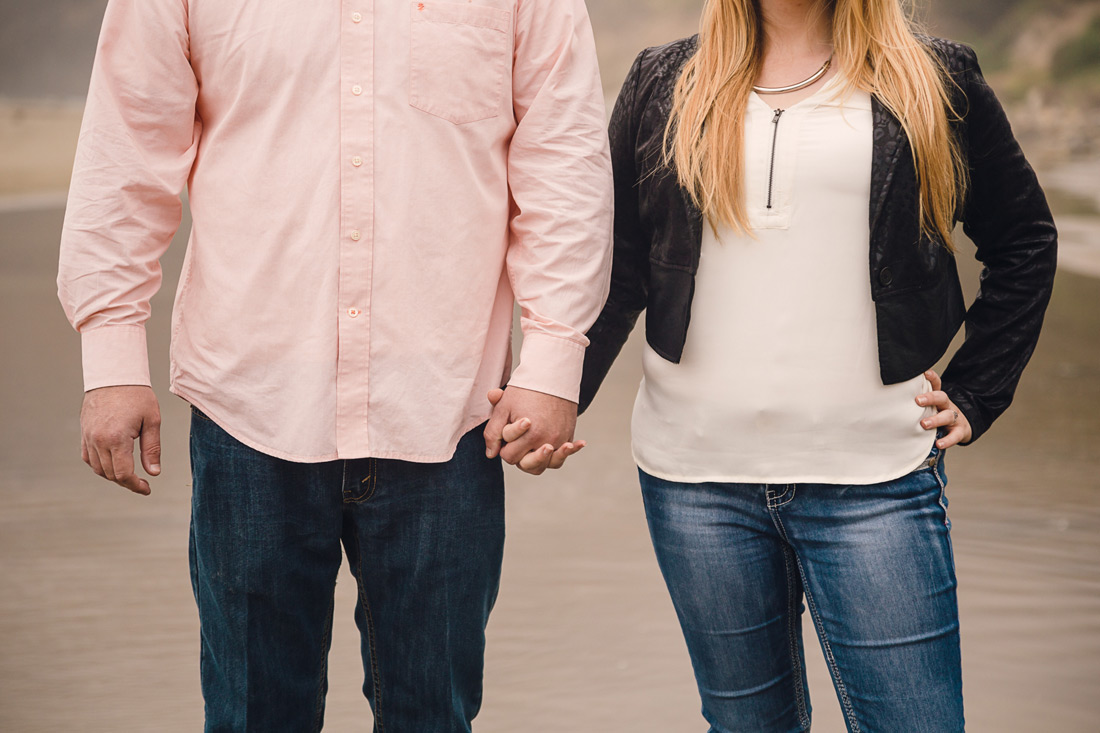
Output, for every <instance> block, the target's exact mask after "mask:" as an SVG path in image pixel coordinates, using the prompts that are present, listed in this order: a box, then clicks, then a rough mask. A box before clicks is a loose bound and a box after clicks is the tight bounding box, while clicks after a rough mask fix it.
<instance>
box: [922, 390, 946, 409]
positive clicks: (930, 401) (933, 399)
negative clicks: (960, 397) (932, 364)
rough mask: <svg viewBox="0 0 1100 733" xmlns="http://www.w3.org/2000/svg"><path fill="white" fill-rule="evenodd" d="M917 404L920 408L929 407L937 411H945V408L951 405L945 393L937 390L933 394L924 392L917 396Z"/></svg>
mask: <svg viewBox="0 0 1100 733" xmlns="http://www.w3.org/2000/svg"><path fill="white" fill-rule="evenodd" d="M917 404H918V405H920V406H921V407H929V406H931V407H935V408H937V409H939V410H946V409H947V406H948V405H950V404H951V398H950V397H948V396H947V393H946V392H941V391H939V390H937V391H935V392H925V393H924V394H922V395H918V396H917Z"/></svg>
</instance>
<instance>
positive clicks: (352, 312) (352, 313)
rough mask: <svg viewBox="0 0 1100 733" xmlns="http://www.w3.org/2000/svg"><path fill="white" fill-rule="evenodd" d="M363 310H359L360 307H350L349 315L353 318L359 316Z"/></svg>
mask: <svg viewBox="0 0 1100 733" xmlns="http://www.w3.org/2000/svg"><path fill="white" fill-rule="evenodd" d="M362 312H363V311H361V310H359V309H358V308H348V315H349V316H351V317H352V318H358V317H359V314H360V313H362Z"/></svg>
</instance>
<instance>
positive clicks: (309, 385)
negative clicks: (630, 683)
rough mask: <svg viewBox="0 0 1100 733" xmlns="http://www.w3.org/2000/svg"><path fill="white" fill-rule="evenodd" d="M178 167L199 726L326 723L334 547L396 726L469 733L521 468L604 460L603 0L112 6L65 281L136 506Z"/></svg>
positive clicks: (178, 351) (94, 404)
mask: <svg viewBox="0 0 1100 733" xmlns="http://www.w3.org/2000/svg"><path fill="white" fill-rule="evenodd" d="M185 184H187V185H188V188H189V195H190V205H191V211H192V215H193V222H194V224H193V228H192V232H191V239H190V242H189V245H188V252H187V259H186V263H185V266H184V272H183V275H182V277H181V280H180V285H179V290H178V292H177V296H176V307H175V312H174V314H173V333H172V336H173V342H172V374H171V376H172V391H173V392H174V393H175V394H177V395H179V396H181V397H182V398H184V399H185V400H187V401H188V402H190V403H191V405H192V406H193V416H192V434H191V459H192V473H193V504H192V531H191V567H192V580H193V584H194V589H195V597H196V600H197V603H198V607H199V615H200V620H201V623H202V663H201V668H202V686H203V694H204V697H205V700H206V715H207V730H211V731H215V730H216V731H223V730H224V731H238V730H242V731H243V730H249V731H253V730H255V731H260V730H279V731H297V730H317V729H319V728H320V726H321V722H322V716H323V709H324V693H325V688H326V667H325V659H326V655H327V651H328V645H329V640H330V629H331V620H332V602H333V586H334V583H335V578H336V572H337V569H338V567H339V564H340V561H341V549H340V545H341V543H342V544H343V547H344V551H345V552H346V553H347V556H348V561H349V564H350V566H351V569H352V571H353V572H354V574H355V576H356V579H357V581H358V584H359V604H358V607H357V609H356V621H357V623H358V625H359V628H360V630H361V632H362V651H363V659H364V667H365V670H366V683H365V685H364V692H365V694H366V696H367V697H368V699H369V700H370V702H371V706H372V708H373V710H374V715H375V729H376V730H378V731H382V730H389V731H397V732H398V733H404V732H409V733H423V732H430V731H444V730H447V731H451V730H469V729H470V721H471V720H472V719H473V717H474V716H475V715H476V714H477V711H478V709H479V707H480V704H481V676H482V675H481V673H482V657H483V649H484V629H485V624H486V622H487V619H488V614H489V610H490V608H491V607H492V605H493V601H494V599H495V596H496V590H497V584H498V581H499V576H500V564H501V555H502V546H503V538H504V525H503V487H502V478H501V467H500V457H501V456H503V458H504V460H506V461H507V462H509V463H513V464H519V465H520V466H521V467H522V468H523V469H525V470H528V471H530V472H532V473H540V472H541V471H542V470H544V469H546V468H547V467H550V468H553V467H558V466H560V465H561V463H562V462H563V461H564V459H565V458H566V457H567V456H568V455H569V454H570V453H571V452H575V451H576V450H577V449H578V447H580V445H581V444H579V443H578V444H573V443H572V442H571V441H572V437H573V428H574V425H575V421H576V400H577V392H578V385H579V379H580V372H581V366H582V361H583V356H584V348H585V346H586V344H587V340H586V339H585V337H584V336H583V334H584V332H585V331H586V330H587V328H588V327H589V325H591V323H592V322H593V321H594V320H595V317H596V315H597V314H598V313H599V311H600V307H601V305H602V303H603V299H604V296H605V294H606V289H607V279H608V276H609V260H610V210H611V174H610V163H609V157H608V153H607V143H606V138H605V134H604V106H603V96H602V91H601V88H600V83H599V76H598V72H597V68H596V56H595V50H594V46H593V41H592V36H591V29H590V26H589V22H588V17H587V14H586V11H585V8H584V4H583V1H582V0H476V2H432V1H430V0H426V1H425V2H389V3H374V2H373V1H372V0H358V1H352V0H344V1H341V2H335V1H333V2H316V1H314V0H311V1H310V2H305V0H265V2H246V1H245V0H111V2H110V3H109V5H108V8H107V14H106V17H105V19H104V26H103V31H102V35H101V40H100V45H99V51H98V54H97V57H96V63H95V67H94V69H93V72H92V81H91V89H90V92H89V96H88V104H87V110H86V112H85V118H84V124H83V128H82V131H81V136H80V144H79V148H78V152H77V158H76V165H75V169H74V173H73V182H72V188H71V191H70V195H69V205H68V209H67V212H66V220H65V229H64V233H63V237H62V246H61V265H60V274H59V278H58V282H59V293H60V298H61V301H62V303H63V305H64V307H65V310H66V313H67V315H68V316H69V318H70V320H71V321H72V323H73V325H74V326H75V327H76V329H77V330H78V331H80V333H81V338H82V346H83V362H84V380H85V384H84V386H85V390H86V394H85V400H84V406H83V409H82V413H81V418H82V420H81V422H82V434H83V447H82V453H83V456H84V459H85V460H86V461H87V462H88V463H89V464H90V465H91V467H92V469H93V470H94V471H95V472H96V473H97V474H99V475H101V476H103V477H105V478H107V479H110V480H112V481H114V482H115V483H117V484H120V485H121V486H124V487H126V488H128V489H130V490H131V491H134V492H136V493H139V494H148V493H149V491H150V488H149V484H148V482H147V481H146V480H145V479H143V478H140V477H139V476H138V475H137V473H136V472H135V466H134V460H133V444H134V441H135V440H140V445H141V463H142V465H143V466H144V468H145V470H146V472H147V473H148V474H149V475H151V476H156V475H157V474H158V473H159V471H160V466H159V463H160V447H159V445H160V442H159V427H158V426H159V419H160V418H159V411H158V405H157V400H156V397H155V396H154V395H153V393H152V390H151V389H150V388H149V383H150V382H149V369H148V361H147V354H146V345H145V331H144V322H145V320H146V318H147V316H148V313H149V299H150V297H151V296H152V295H153V293H154V292H155V291H156V290H157V288H158V287H159V285H160V270H159V266H158V259H159V257H160V256H161V254H162V253H163V252H164V250H165V249H166V247H167V246H168V243H169V241H170V239H171V237H172V235H173V233H174V232H175V230H176V229H177V228H178V226H179V222H180V202H179V194H180V192H181V190H182V188H183V186H184V185H185ZM515 301H518V302H519V304H520V306H521V309H522V328H523V333H524V343H523V348H522V351H521V354H520V360H519V364H518V367H517V368H516V369H515V371H514V373H511V375H510V379H509V373H510V367H511V349H510V329H511V321H512V308H513V304H514V302H515ZM505 381H507V383H508V384H509V389H508V390H507V391H506V392H505V394H504V396H503V398H501V397H500V395H499V394H498V393H495V392H494V393H493V395H492V396H493V399H494V401H495V402H496V405H495V407H493V406H491V405H490V403H489V402H488V401H487V400H486V395H487V393H489V392H490V390H493V389H494V388H496V387H499V386H500V385H501V384H503V383H504V382H505ZM490 414H491V418H492V419H491V420H490V421H489V423H488V425H487V427H486V428H485V429H484V437H482V430H481V429H480V428H479V426H481V425H482V424H484V423H485V422H486V419H487V418H490ZM524 431H526V432H524ZM520 433H523V434H522V437H516V436H518V435H519V434H520ZM502 437H503V438H507V437H513V438H515V440H514V442H511V443H507V444H505V445H504V446H503V448H502Z"/></svg>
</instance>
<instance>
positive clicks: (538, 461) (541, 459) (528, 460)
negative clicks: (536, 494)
mask: <svg viewBox="0 0 1100 733" xmlns="http://www.w3.org/2000/svg"><path fill="white" fill-rule="evenodd" d="M553 457H554V446H552V445H550V444H549V443H547V444H546V445H544V446H542V447H541V448H539V449H538V450H533V451H531V452H530V453H528V454H527V455H525V456H524V457H523V458H521V459H519V463H517V464H516V465H517V466H518V467H519V469H520V470H521V471H523V472H524V473H529V474H531V475H532V476H539V475H541V474H542V472H543V471H545V470H546V469H547V468H548V467H549V466H550V459H551V458H553Z"/></svg>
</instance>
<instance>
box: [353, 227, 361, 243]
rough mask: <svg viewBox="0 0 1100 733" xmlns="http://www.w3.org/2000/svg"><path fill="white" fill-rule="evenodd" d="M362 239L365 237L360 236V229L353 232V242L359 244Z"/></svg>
mask: <svg viewBox="0 0 1100 733" xmlns="http://www.w3.org/2000/svg"><path fill="white" fill-rule="evenodd" d="M362 237H363V235H362V234H360V232H359V230H358V229H353V230H352V231H351V238H352V240H353V241H356V242H358V241H359V240H360V239H361V238H362Z"/></svg>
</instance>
